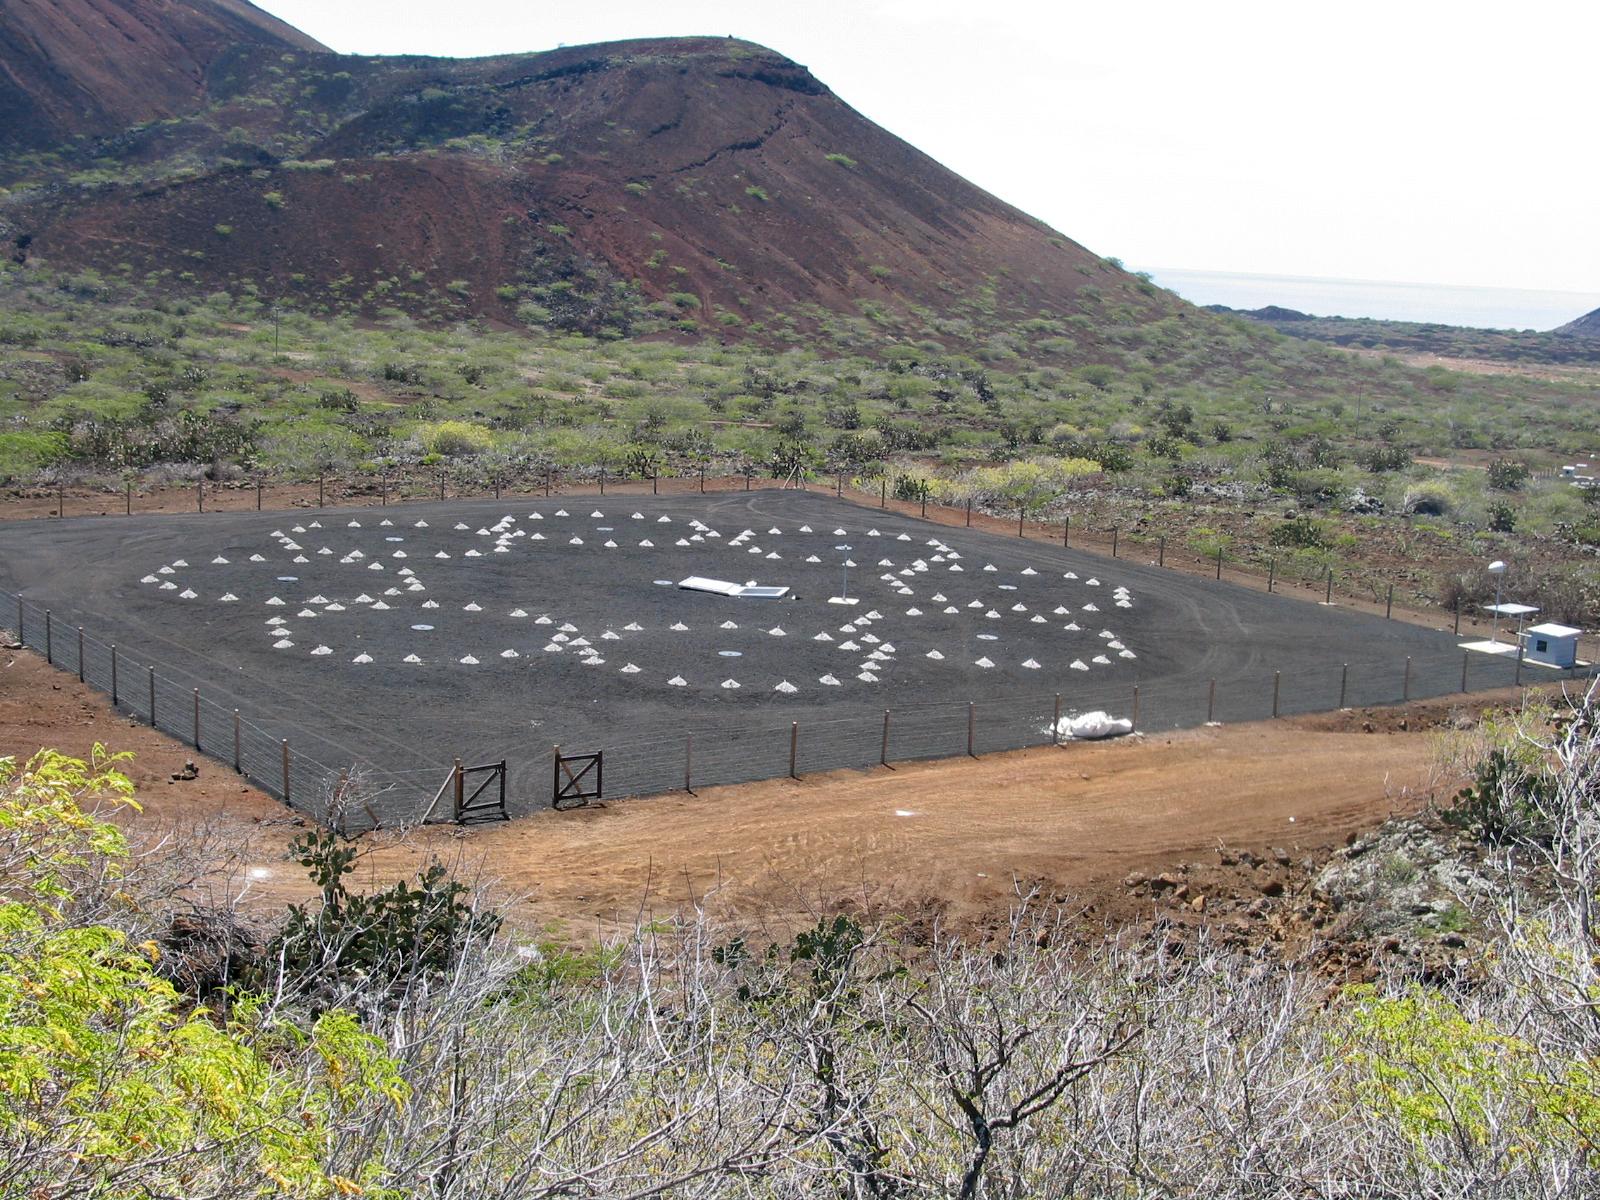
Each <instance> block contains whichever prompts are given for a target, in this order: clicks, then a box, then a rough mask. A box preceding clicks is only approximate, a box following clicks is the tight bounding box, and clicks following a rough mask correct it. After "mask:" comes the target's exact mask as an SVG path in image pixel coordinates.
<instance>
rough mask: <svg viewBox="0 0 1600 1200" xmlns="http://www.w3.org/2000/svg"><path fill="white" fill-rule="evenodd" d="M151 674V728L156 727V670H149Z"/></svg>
mask: <svg viewBox="0 0 1600 1200" xmlns="http://www.w3.org/2000/svg"><path fill="white" fill-rule="evenodd" d="M149 672H150V728H151V729H154V728H155V727H156V669H155V668H154V667H150V668H149Z"/></svg>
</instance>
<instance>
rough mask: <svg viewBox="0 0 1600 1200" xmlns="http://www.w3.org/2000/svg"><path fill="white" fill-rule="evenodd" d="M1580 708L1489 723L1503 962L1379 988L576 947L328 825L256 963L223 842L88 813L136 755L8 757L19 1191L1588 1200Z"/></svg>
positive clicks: (1488, 809) (1198, 953)
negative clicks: (353, 878)
mask: <svg viewBox="0 0 1600 1200" xmlns="http://www.w3.org/2000/svg"><path fill="white" fill-rule="evenodd" d="M1595 717H1596V709H1595V706H1594V703H1593V700H1592V698H1591V699H1590V700H1588V701H1585V702H1583V703H1582V704H1581V705H1578V706H1577V707H1576V708H1574V709H1571V710H1566V711H1556V712H1550V711H1531V710H1530V711H1528V712H1525V713H1522V714H1520V715H1516V716H1514V717H1511V718H1509V719H1507V720H1505V721H1501V722H1498V723H1491V724H1489V725H1488V726H1486V729H1485V732H1484V734H1483V735H1482V745H1481V747H1480V754H1481V758H1480V759H1479V765H1478V767H1477V778H1476V782H1475V783H1474V785H1473V786H1472V787H1470V788H1468V789H1467V790H1466V791H1464V792H1463V793H1462V795H1461V797H1459V798H1458V800H1457V802H1456V803H1455V805H1454V806H1453V808H1452V810H1451V814H1450V815H1451V816H1452V819H1454V820H1455V821H1456V822H1457V823H1458V824H1459V825H1460V826H1461V827H1462V828H1463V829H1464V830H1465V831H1467V832H1468V833H1470V834H1471V835H1472V836H1473V837H1475V838H1478V839H1482V840H1483V841H1484V842H1485V843H1486V844H1488V845H1489V846H1491V847H1492V848H1493V849H1494V851H1495V854H1496V856H1497V857H1498V858H1499V859H1500V861H1501V862H1502V865H1503V870H1504V879H1503V884H1504V891H1503V893H1502V894H1501V896H1500V898H1499V900H1498V902H1495V903H1489V902H1484V903H1482V904H1480V905H1479V906H1478V908H1477V910H1476V911H1474V912H1473V913H1472V914H1471V919H1472V920H1473V922H1474V923H1476V924H1477V925H1479V926H1480V927H1481V929H1482V930H1483V931H1484V936H1485V937H1486V938H1487V940H1488V945H1489V951H1490V952H1489V953H1487V954H1485V955H1484V956H1483V959H1482V965H1481V969H1480V970H1478V971H1477V972H1474V973H1472V974H1471V975H1470V976H1468V977H1462V978H1455V979H1443V980H1440V979H1429V980H1426V981H1425V980H1423V979H1421V978H1416V977H1407V976H1406V975H1404V974H1393V975H1391V976H1389V977H1386V978H1383V979H1382V980H1381V981H1380V982H1379V983H1377V984H1376V985H1368V986H1359V987H1357V986H1349V987H1342V986H1340V985H1339V984H1338V982H1337V981H1334V982H1333V984H1332V986H1331V987H1330V985H1329V981H1328V980H1326V979H1324V978H1321V977H1320V976H1318V975H1316V974H1315V973H1314V972H1312V971H1310V970H1309V969H1307V968H1306V967H1305V966H1303V965H1297V963H1296V962H1293V961H1289V962H1286V961H1284V960H1282V959H1281V958H1278V957H1275V956H1274V954H1272V953H1266V952H1263V953H1260V954H1254V955H1251V954H1245V953H1241V952H1236V951H1224V950H1220V949H1218V948H1216V947H1215V946H1214V945H1212V944H1210V943H1209V942H1208V941H1207V939H1205V938H1204V937H1201V938H1199V939H1198V940H1191V941H1187V942H1186V941H1183V940H1181V939H1176V938H1172V939H1169V938H1168V937H1165V936H1161V935H1158V936H1157V937H1155V938H1154V939H1153V940H1135V939H1129V938H1122V937H1119V936H1118V935H1117V931H1109V934H1108V935H1107V934H1096V933H1094V932H1093V931H1092V930H1089V929H1087V928H1086V927H1085V925H1084V924H1083V923H1082V922H1081V920H1080V921H1078V922H1074V921H1072V920H1069V919H1068V918H1067V917H1066V916H1064V915H1063V913H1064V912H1065V911H1066V910H1063V909H1060V908H1054V907H1050V906H1046V905H1042V904H1041V903H1039V902H1038V901H1037V900H1033V899H1028V898H1024V900H1023V902H1022V903H1020V904H1019V906H1018V907H1017V909H1016V911H1015V912H1014V914H1013V916H1012V919H1011V921H1010V922H1009V924H1007V925H1006V926H1005V927H1004V928H1003V929H1002V930H1001V931H1000V932H998V933H997V934H996V935H995V936H994V937H992V938H990V939H987V940H985V941H982V942H973V941H964V940H961V939H959V938H957V937H954V936H951V935H949V934H947V933H945V932H942V931H940V932H935V933H934V934H933V935H932V936H931V940H925V941H922V942H912V941H907V940H904V938H903V937H901V936H899V935H900V934H902V933H904V932H905V929H903V928H902V927H900V926H898V925H897V924H896V923H894V922H892V921H891V922H887V923H884V924H881V925H877V926H874V927H865V926H863V925H862V924H860V923H858V922H857V921H855V920H853V919H851V918H850V917H847V916H842V915H840V916H827V917H825V918H824V919H822V920H820V921H819V922H818V924H817V925H816V926H815V927H814V928H812V929H810V930H807V931H804V932H802V933H800V934H799V935H798V936H795V937H793V938H792V939H786V938H780V939H779V940H777V941H775V942H774V941H770V940H765V939H755V938H752V937H750V935H749V934H748V933H745V934H743V935H742V936H741V931H739V930H735V929H729V928H722V927H717V926H714V925H713V924H711V923H710V922H708V921H706V920H704V919H697V918H695V917H693V916H692V915H691V916H690V917H689V918H688V919H686V920H685V921H683V922H682V923H678V924H670V925H657V926H652V927H649V928H642V929H639V930H638V931H636V933H634V934H633V935H632V936H630V937H627V938H624V939H619V940H616V941H613V942H610V943H607V944H605V945H603V946H601V947H598V948H596V949H594V950H593V951H590V952H584V953H578V954H575V953H572V952H569V951H565V950H562V949H560V948H559V947H557V946H555V945H553V944H549V943H539V942H529V941H526V940H523V939H520V938H518V937H516V936H513V935H511V934H509V933H508V932H507V929H508V927H507V926H503V925H502V924H501V921H500V917H499V915H498V914H496V913H495V912H493V911H492V910H491V909H490V908H489V907H487V906H486V904H485V903H484V901H483V899H482V898H481V897H477V896H474V895H472V894H471V893H469V892H468V891H467V890H466V889H465V888H464V887H463V886H462V885H460V884H459V883H456V882H454V881H452V880H451V879H450V878H449V877H448V876H447V874H446V873H445V872H444V871H443V869H442V868H437V867H435V868H432V869H430V870H429V871H428V872H425V873H424V874H423V875H422V876H421V877H420V878H419V879H418V880H416V881H415V882H413V883H410V884H399V885H396V886H394V887H392V888H390V889H388V890H387V891H383V892H379V893H376V894H368V895H360V894H356V893H354V892H352V891H351V890H349V889H347V887H346V882H347V878H348V875H349V873H350V871H351V870H352V867H353V864H354V862H355V860H356V858H357V857H358V850H357V848H356V847H354V846H353V845H350V844H346V843H343V842H341V841H339V840H338V839H336V838H334V837H332V836H331V835H321V834H311V835H307V836H306V837H304V838H302V839H301V840H300V841H299V842H298V843H296V847H295V853H296V854H297V856H298V857H299V858H300V860H301V862H302V863H303V864H304V865H305V866H306V867H307V868H308V870H309V871H310V873H311V875H312V878H313V880H314V881H315V882H316V884H317V886H318V890H319V892H320V899H319V900H318V901H316V902H313V903H311V904H308V905H306V906H303V907H300V908H296V909H295V910H292V911H291V912H290V913H289V914H287V916H286V918H285V919H283V920H281V921H280V922H279V923H278V924H277V926H276V927H275V928H271V929H266V930H260V931H257V932H256V933H255V934H253V935H251V934H247V932H246V931H247V928H248V927H247V925H246V924H245V923H244V922H243V921H242V920H241V918H240V916H239V914H237V913H234V912H231V911H229V910H228V909H227V908H226V907H224V908H220V909H219V908H215V907H211V908H199V907H197V906H196V904H195V902H194V900H193V897H194V895H195V894H196V889H194V888H192V887H191V886H189V883H190V878H191V877H190V875H189V870H190V868H191V867H192V866H193V865H194V858H195V857H204V856H206V855H208V854H210V853H211V852H212V850H213V849H214V848H205V847H196V846H189V847H187V848H186V847H182V846H178V847H175V846H173V845H171V844H167V845H163V846H162V847H160V848H159V849H158V850H157V851H156V852H146V851H141V850H140V849H138V848H135V847H132V846H130V845H129V843H128V842H127V841H126V840H125V838H124V837H123V835H122V834H120V833H119V832H118V831H117V830H116V828H115V827H113V826H112V825H111V824H109V823H107V821H106V820H105V819H104V816H102V815H95V814H94V813H92V812H91V811H88V809H89V806H91V805H92V804H94V803H97V802H101V803H103V802H105V800H106V799H107V798H108V797H109V798H110V799H111V800H112V801H113V802H124V803H125V802H128V800H127V791H128V788H127V784H126V782H125V781H124V780H123V779H122V778H121V777H120V776H119V775H117V774H116V768H117V766H118V765H119V764H118V763H117V761H116V760H114V759H107V758H104V757H99V756H97V759H96V761H95V762H94V763H92V764H84V763H79V762H75V761H72V760H68V759H63V758H60V757H58V756H55V755H51V754H44V755H41V756H39V757H38V758H36V759H34V760H33V761H32V762H30V763H28V764H25V765H21V764H16V763H13V762H10V761H9V760H5V776H4V782H3V784H0V896H3V900H0V1192H3V1193H4V1194H6V1195H17V1196H29V1197H49V1196H67V1195H95V1196H102V1197H135V1196H137V1197H144V1196H150V1195H174V1194H181V1195H185V1196H203V1195H226V1196H244V1195H294V1196H308V1197H309V1196H334V1195H357V1194H362V1195H368V1196H392V1197H411V1196H417V1197H420V1196H428V1197H457V1196H459V1197H484V1196H504V1197H507V1198H508V1200H509V1198H511V1197H519V1198H520V1197H534V1196H554V1195H579V1194H582V1195H608V1196H643V1195H655V1194H673V1195H703V1196H721V1195H738V1196H802V1195H807V1196H809V1195H816V1196H909V1195H913V1194H936V1195H957V1196H1024V1195H1040V1194H1053V1193H1064V1192H1072V1193H1073V1194H1081V1195H1113V1194H1115V1195H1167V1196H1196V1197H1201V1196H1204V1197H1229V1196H1240V1197H1242V1196H1291V1195H1292V1196H1305V1195H1315V1196H1348V1195H1391V1196H1392V1195H1404V1196H1439V1197H1443V1196H1462V1195H1475V1196H1507V1197H1510V1196H1516V1197H1523V1196H1527V1197H1534V1196H1539V1197H1556V1196H1563V1197H1564V1196H1573V1197H1577V1196H1584V1195H1591V1194H1593V1192H1594V1190H1595V1188H1596V1186H1597V1184H1600V1142H1597V1139H1600V1075H1597V1073H1596V1067H1595V1063H1596V1061H1597V1059H1596V1055H1597V1053H1600V1027H1597V1026H1596V1024H1595V1021H1594V1020H1593V1017H1594V1013H1595V1011H1596V1001H1597V997H1600V974H1597V968H1596V963H1597V961H1600V959H1597V957H1596V953H1595V951H1596V947H1595V942H1594V933H1593V909H1594V905H1595V902H1596V900H1595V898H1596V896H1597V895H1600V836H1597V835H1600V824H1597V821H1596V808H1595V802H1596V797H1597V784H1596V778H1597V776H1596V771H1597V768H1600V735H1597V730H1596V726H1595ZM185 850H187V853H185V852H184V851H185Z"/></svg>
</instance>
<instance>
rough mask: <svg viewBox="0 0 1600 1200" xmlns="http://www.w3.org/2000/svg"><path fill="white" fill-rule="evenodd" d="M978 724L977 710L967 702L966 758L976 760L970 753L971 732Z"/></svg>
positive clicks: (969, 701) (975, 756) (974, 755)
mask: <svg viewBox="0 0 1600 1200" xmlns="http://www.w3.org/2000/svg"><path fill="white" fill-rule="evenodd" d="M977 723H978V710H977V707H976V706H975V705H974V704H973V703H972V701H971V700H968V701H967V757H968V758H977V757H978V756H977V755H976V754H974V753H973V752H972V742H973V736H972V735H973V730H974V726H976V725H977Z"/></svg>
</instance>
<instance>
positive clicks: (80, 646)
mask: <svg viewBox="0 0 1600 1200" xmlns="http://www.w3.org/2000/svg"><path fill="white" fill-rule="evenodd" d="M78 682H79V683H82V682H83V626H82V625H79V626H78Z"/></svg>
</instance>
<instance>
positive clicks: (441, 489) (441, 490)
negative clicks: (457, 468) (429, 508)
mask: <svg viewBox="0 0 1600 1200" xmlns="http://www.w3.org/2000/svg"><path fill="white" fill-rule="evenodd" d="M439 499H441V500H443V499H444V472H443V471H440V472H439Z"/></svg>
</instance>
